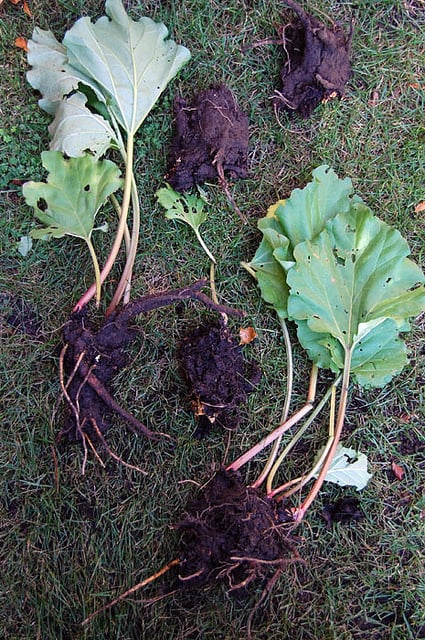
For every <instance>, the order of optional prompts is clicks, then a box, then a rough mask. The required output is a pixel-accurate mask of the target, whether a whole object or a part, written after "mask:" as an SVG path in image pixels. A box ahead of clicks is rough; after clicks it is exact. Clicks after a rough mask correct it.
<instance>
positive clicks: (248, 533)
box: [178, 469, 299, 595]
mask: <svg viewBox="0 0 425 640" xmlns="http://www.w3.org/2000/svg"><path fill="white" fill-rule="evenodd" d="M283 526H284V525H282V524H281V523H280V520H279V513H278V508H277V505H276V503H275V502H274V501H273V500H269V499H268V498H266V497H265V496H263V495H261V493H260V492H258V491H257V490H256V489H254V488H252V487H247V486H245V485H244V483H243V481H242V480H241V478H240V476H239V474H237V473H234V472H227V471H225V470H224V469H222V470H220V471H219V472H218V473H217V474H216V475H215V476H214V477H213V478H212V480H211V481H210V482H209V483H208V484H207V485H206V487H204V488H203V489H202V490H201V491H200V493H199V495H198V496H197V497H196V498H195V499H193V500H192V501H191V502H190V503H189V504H188V506H187V509H186V515H185V517H184V519H183V520H182V521H181V522H180V523H179V524H178V529H179V531H180V532H181V550H182V553H181V561H180V576H179V578H180V581H182V582H183V583H187V584H188V586H189V585H190V586H193V585H195V584H196V585H203V584H208V583H215V582H216V581H217V580H222V581H225V582H226V584H228V586H229V588H230V590H232V591H235V592H238V594H239V595H243V593H244V592H245V589H246V588H247V587H248V585H249V584H251V583H253V582H258V581H260V582H263V581H267V582H268V581H270V580H272V581H273V584H274V581H275V580H277V578H278V576H279V575H280V574H281V573H282V571H283V570H284V569H285V568H286V567H287V566H288V565H289V564H291V563H293V562H294V561H299V556H298V554H297V552H296V551H295V545H294V542H293V541H291V540H290V538H289V536H288V535H287V532H286V531H285V529H284V528H283ZM269 586H272V584H270V585H269Z"/></svg>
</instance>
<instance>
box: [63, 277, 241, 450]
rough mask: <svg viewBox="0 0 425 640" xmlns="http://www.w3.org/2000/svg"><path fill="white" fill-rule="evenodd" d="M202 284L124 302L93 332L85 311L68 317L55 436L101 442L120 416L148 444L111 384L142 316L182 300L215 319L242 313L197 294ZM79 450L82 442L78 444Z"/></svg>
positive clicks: (145, 431)
mask: <svg viewBox="0 0 425 640" xmlns="http://www.w3.org/2000/svg"><path fill="white" fill-rule="evenodd" d="M206 284H207V281H205V280H201V281H199V282H196V283H195V284H193V285H191V286H189V287H186V288H182V289H176V290H171V291H165V292H163V293H158V294H153V295H148V296H144V297H143V298H140V299H138V300H134V301H133V302H130V303H129V304H127V305H126V306H125V307H123V308H122V309H119V310H117V311H115V312H114V313H112V314H111V315H110V316H109V317H107V318H106V319H105V320H104V321H103V322H102V324H101V326H100V328H98V329H96V327H95V326H94V325H93V323H92V322H91V321H90V318H89V317H88V315H87V312H86V311H82V312H78V313H73V314H72V315H71V317H70V319H69V321H68V322H67V323H66V324H65V326H64V329H63V337H64V343H65V344H64V347H63V349H62V352H61V356H60V369H61V375H60V379H61V387H62V393H63V396H64V398H65V400H66V415H65V420H64V426H63V429H62V431H61V433H60V436H61V437H65V438H66V439H68V440H69V441H83V442H84V441H85V439H86V438H87V437H88V438H89V439H90V441H91V440H92V439H94V440H97V439H101V440H102V438H103V435H102V434H104V433H106V431H107V430H108V428H109V427H110V424H111V419H112V416H113V415H114V414H118V415H120V416H121V417H122V418H123V419H124V420H125V422H126V425H127V426H128V427H129V429H131V430H132V431H134V432H136V433H142V434H143V435H145V436H147V437H149V438H157V437H159V435H163V434H156V433H153V432H152V431H150V430H149V429H148V428H147V427H146V426H145V425H144V424H142V423H141V422H140V421H139V420H137V419H136V418H135V417H134V416H133V415H131V414H130V413H129V412H127V411H126V410H125V409H124V408H123V407H121V406H120V405H118V403H117V402H115V400H114V398H113V397H112V392H111V382H112V380H113V378H114V377H115V376H116V374H117V373H118V372H119V371H120V370H121V369H122V368H123V367H124V366H125V365H126V364H127V359H126V355H125V350H126V348H127V347H128V345H129V344H130V342H131V341H132V340H133V339H134V338H135V336H136V330H135V328H134V327H132V325H131V322H132V321H133V320H134V318H135V317H136V316H138V315H140V314H142V313H147V312H149V311H153V310H154V309H158V308H159V307H164V306H168V305H171V304H174V303H179V302H181V301H183V300H188V299H192V300H198V301H199V302H201V303H202V304H204V305H205V306H207V307H208V308H210V309H213V310H215V311H218V312H219V313H226V314H229V315H243V314H242V312H240V311H238V310H235V309H229V308H228V307H224V306H221V305H217V304H215V303H214V302H213V301H212V300H211V299H210V298H209V297H208V296H207V295H205V294H204V293H202V291H201V289H202V288H203V287H204V286H205V285H206ZM84 444H85V442H84Z"/></svg>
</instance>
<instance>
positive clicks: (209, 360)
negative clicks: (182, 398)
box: [179, 321, 261, 438]
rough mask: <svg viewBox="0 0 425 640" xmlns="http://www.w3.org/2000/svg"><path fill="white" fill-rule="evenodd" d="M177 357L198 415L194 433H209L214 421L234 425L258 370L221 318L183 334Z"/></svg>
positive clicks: (219, 423)
mask: <svg viewBox="0 0 425 640" xmlns="http://www.w3.org/2000/svg"><path fill="white" fill-rule="evenodd" d="M179 359H180V362H181V365H182V368H183V371H184V376H185V378H186V380H187V383H188V385H189V389H190V395H189V397H190V401H191V407H192V410H193V412H194V414H195V416H196V417H197V419H198V426H197V429H196V432H195V437H199V438H202V437H204V436H206V435H208V433H209V432H210V430H211V427H212V425H213V424H217V425H219V426H220V427H222V428H224V429H231V430H234V429H237V427H238V426H239V421H240V406H241V405H243V404H245V403H246V401H247V396H248V394H249V393H251V392H252V391H254V385H255V384H256V383H257V382H258V381H259V379H260V377H261V372H260V370H259V368H258V367H257V365H256V364H255V363H253V362H248V361H247V360H245V358H244V355H243V351H242V347H241V346H240V344H239V341H238V340H237V339H236V338H235V337H234V336H232V334H231V332H230V330H229V328H228V327H227V325H226V324H225V323H224V321H221V322H219V323H217V322H215V323H213V324H209V325H207V326H202V327H198V328H197V329H195V330H193V331H192V332H191V333H190V334H189V335H187V336H185V337H184V338H183V341H182V343H181V345H180V349H179Z"/></svg>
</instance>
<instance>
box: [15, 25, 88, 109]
mask: <svg viewBox="0 0 425 640" xmlns="http://www.w3.org/2000/svg"><path fill="white" fill-rule="evenodd" d="M27 59H28V64H30V65H31V66H32V69H30V70H29V71H28V72H27V80H28V82H29V83H30V85H31V86H32V87H33V89H37V91H39V92H40V93H41V96H42V97H41V99H40V100H39V101H38V104H39V105H40V107H41V108H42V109H44V111H47V113H50V114H51V115H54V114H55V113H56V111H57V108H58V106H59V104H60V102H61V101H62V98H63V96H65V95H68V94H69V93H70V92H71V91H73V90H74V89H76V88H77V87H78V80H77V78H76V77H75V76H74V75H73V74H72V73H70V71H69V70H68V69H67V66H66V65H67V60H68V59H67V54H66V47H65V46H64V45H63V44H61V43H60V42H58V41H57V40H56V38H55V36H54V35H53V33H52V32H51V31H44V30H43V29H40V28H39V27H36V28H35V29H34V31H33V34H32V38H31V39H30V40H28V55H27Z"/></svg>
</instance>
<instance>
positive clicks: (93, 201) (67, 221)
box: [23, 151, 122, 242]
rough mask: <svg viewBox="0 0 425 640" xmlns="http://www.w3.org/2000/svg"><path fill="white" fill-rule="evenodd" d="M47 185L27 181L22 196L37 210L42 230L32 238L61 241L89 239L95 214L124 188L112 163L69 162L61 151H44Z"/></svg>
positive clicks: (87, 159)
mask: <svg viewBox="0 0 425 640" xmlns="http://www.w3.org/2000/svg"><path fill="white" fill-rule="evenodd" d="M41 158H42V163H43V166H44V168H45V169H47V171H48V177H47V182H26V183H25V184H24V185H23V195H24V198H25V200H26V202H27V204H28V205H29V206H31V207H33V208H34V212H35V216H36V218H37V219H38V220H39V221H40V222H41V223H42V224H43V225H44V227H45V228H43V229H35V230H34V231H32V232H31V236H32V237H33V238H43V239H44V238H50V237H53V238H62V237H63V236H64V235H71V236H75V237H77V238H82V239H84V240H86V242H87V241H88V240H90V237H91V234H92V232H93V229H94V221H95V217H96V213H97V212H98V210H99V208H100V207H101V206H102V204H103V203H104V202H105V200H106V198H107V197H108V196H109V195H110V194H112V193H114V192H115V191H116V190H117V189H119V188H120V187H121V185H122V180H121V179H120V177H119V175H120V170H119V168H118V167H117V166H116V165H115V164H114V163H113V162H111V161H110V160H101V161H96V160H95V159H94V158H93V157H92V156H90V155H85V156H82V157H80V158H69V159H68V160H66V159H65V158H64V157H63V156H62V154H61V153H60V152H58V151H43V153H42V154H41Z"/></svg>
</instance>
